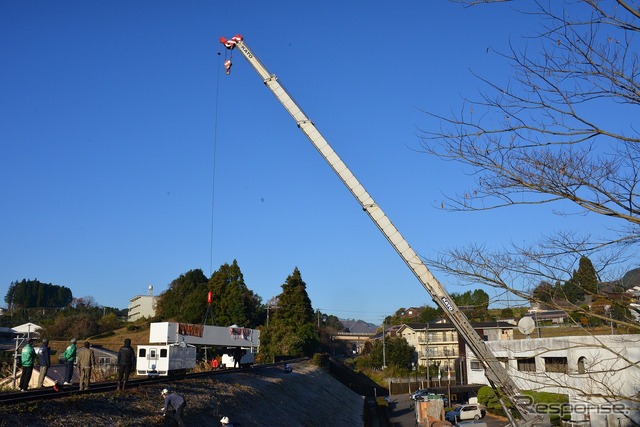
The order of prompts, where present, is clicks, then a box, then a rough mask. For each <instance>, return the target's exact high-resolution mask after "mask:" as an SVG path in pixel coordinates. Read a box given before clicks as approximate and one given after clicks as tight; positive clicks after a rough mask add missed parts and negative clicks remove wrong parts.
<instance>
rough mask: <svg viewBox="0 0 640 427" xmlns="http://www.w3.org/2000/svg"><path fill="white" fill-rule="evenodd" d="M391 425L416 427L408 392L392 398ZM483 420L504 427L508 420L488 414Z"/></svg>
mask: <svg viewBox="0 0 640 427" xmlns="http://www.w3.org/2000/svg"><path fill="white" fill-rule="evenodd" d="M390 400H391V402H392V403H391V405H390V415H389V425H390V426H392V427H415V425H416V416H415V413H414V406H413V400H411V398H410V397H409V395H408V394H403V395H398V396H392V397H391V398H390ZM483 421H484V422H485V423H487V427H504V426H506V425H507V424H508V421H504V420H501V419H499V418H496V417H493V416H491V415H487V416H486V417H485V418H484V419H483Z"/></svg>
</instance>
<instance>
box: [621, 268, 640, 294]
mask: <svg viewBox="0 0 640 427" xmlns="http://www.w3.org/2000/svg"><path fill="white" fill-rule="evenodd" d="M620 281H621V282H622V283H621V284H622V287H623V288H624V289H625V290H626V289H631V288H633V287H634V286H640V268H636V269H633V270H629V271H627V273H626V274H625V275H624V276H623V277H622V279H621V280H620Z"/></svg>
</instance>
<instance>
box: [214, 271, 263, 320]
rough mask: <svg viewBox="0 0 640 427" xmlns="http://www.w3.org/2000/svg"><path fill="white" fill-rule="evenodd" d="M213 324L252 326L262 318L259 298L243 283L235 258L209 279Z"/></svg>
mask: <svg viewBox="0 0 640 427" xmlns="http://www.w3.org/2000/svg"><path fill="white" fill-rule="evenodd" d="M208 288H209V290H210V291H211V292H212V295H213V301H212V308H213V319H214V324H215V325H233V324H235V325H239V326H243V327H249V328H254V327H256V326H257V325H258V324H259V322H260V321H261V320H262V317H263V312H264V310H263V309H262V308H261V302H262V300H261V298H260V297H259V296H258V295H256V294H254V293H253V291H251V290H250V289H249V288H247V285H246V284H245V283H244V278H243V276H242V272H241V271H240V267H239V266H238V263H237V261H236V260H233V263H232V264H231V265H229V264H223V265H222V266H220V268H219V269H218V271H216V272H214V273H213V275H212V276H211V279H210V280H209V284H208Z"/></svg>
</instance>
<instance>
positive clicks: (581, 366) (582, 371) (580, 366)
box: [578, 356, 587, 374]
mask: <svg viewBox="0 0 640 427" xmlns="http://www.w3.org/2000/svg"><path fill="white" fill-rule="evenodd" d="M584 361H585V358H584V356H582V357H580V358H579V359H578V373H579V374H586V373H587V368H585V366H584Z"/></svg>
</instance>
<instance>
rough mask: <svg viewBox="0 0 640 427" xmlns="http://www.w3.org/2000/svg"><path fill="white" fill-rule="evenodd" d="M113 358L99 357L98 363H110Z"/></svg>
mask: <svg viewBox="0 0 640 427" xmlns="http://www.w3.org/2000/svg"><path fill="white" fill-rule="evenodd" d="M110 364H111V358H110V357H98V365H110Z"/></svg>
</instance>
